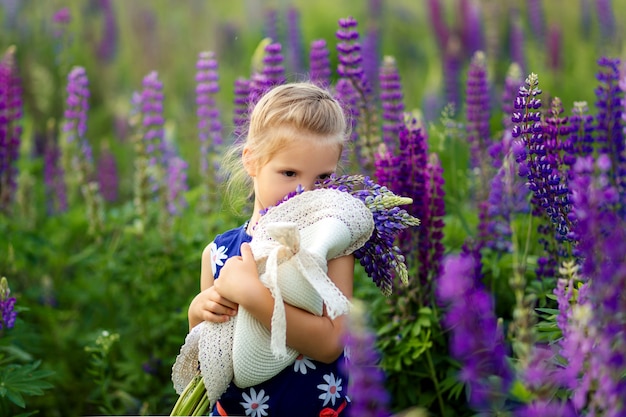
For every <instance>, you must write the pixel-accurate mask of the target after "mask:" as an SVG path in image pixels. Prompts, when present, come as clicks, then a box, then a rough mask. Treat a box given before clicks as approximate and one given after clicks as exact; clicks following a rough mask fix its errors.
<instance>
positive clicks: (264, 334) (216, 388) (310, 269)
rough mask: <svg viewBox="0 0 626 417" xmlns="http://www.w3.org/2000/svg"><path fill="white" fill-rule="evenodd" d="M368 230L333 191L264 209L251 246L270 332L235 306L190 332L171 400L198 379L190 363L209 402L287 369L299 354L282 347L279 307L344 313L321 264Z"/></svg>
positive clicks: (352, 205)
mask: <svg viewBox="0 0 626 417" xmlns="http://www.w3.org/2000/svg"><path fill="white" fill-rule="evenodd" d="M373 230H374V220H373V217H372V213H371V211H370V210H369V209H368V208H367V207H366V206H365V204H364V203H363V202H362V201H360V200H359V199H357V198H355V197H353V196H352V195H350V194H349V193H346V192H343V191H339V190H336V189H317V190H312V191H307V192H304V193H301V194H297V195H295V196H293V197H291V198H289V199H288V200H286V201H284V202H281V203H280V204H278V205H276V206H274V207H271V208H270V209H269V210H268V211H267V212H266V213H265V214H264V215H263V216H261V218H260V220H259V222H258V223H257V225H256V226H255V230H254V238H253V239H252V241H251V242H250V246H251V249H252V253H253V254H254V258H255V260H256V261H257V266H258V271H259V279H260V280H261V282H262V283H263V284H264V285H265V286H266V287H267V288H269V290H270V292H271V293H272V296H273V297H274V299H275V302H274V311H273V315H272V322H271V329H272V331H271V332H270V331H269V330H268V329H267V328H266V327H265V326H263V325H262V324H261V323H260V322H259V321H258V320H256V319H255V318H254V317H253V316H252V315H251V314H250V313H249V312H248V311H246V310H245V309H244V308H242V307H240V308H239V312H238V313H237V315H236V316H235V317H234V319H231V320H230V321H228V322H226V323H208V322H203V323H201V324H200V325H198V326H196V327H195V328H194V329H192V332H190V334H189V335H188V336H187V339H186V341H185V345H184V346H183V347H182V348H181V353H180V354H179V356H178V357H177V359H176V363H175V365H174V367H173V369H172V380H173V381H174V386H175V388H176V391H177V393H179V394H180V393H181V392H182V390H183V389H184V387H185V386H186V385H187V383H188V382H189V381H191V379H193V377H194V376H195V375H196V374H197V370H198V365H197V362H196V363H195V368H193V363H194V362H193V358H194V357H195V358H197V359H198V360H199V362H200V370H201V372H202V375H203V380H204V383H205V386H206V388H207V393H208V398H209V400H210V401H211V402H212V403H213V402H214V401H215V400H217V399H218V398H219V395H221V393H222V392H223V391H225V390H226V388H227V386H228V384H229V383H230V382H231V381H232V382H234V383H235V384H236V385H237V386H239V387H241V388H245V387H248V386H252V385H256V384H259V383H261V382H264V381H266V380H268V379H270V378H272V377H273V376H275V375H277V374H278V373H279V372H280V371H282V370H283V369H285V368H286V367H287V366H289V365H290V364H292V363H293V362H294V360H295V359H296V358H297V356H298V355H299V353H298V352H297V351H295V350H294V349H292V348H290V347H288V346H287V345H286V317H285V309H284V304H283V301H284V302H287V303H289V304H291V305H293V306H295V307H299V308H301V309H304V310H306V311H309V312H310V313H312V314H315V315H318V316H321V315H322V314H323V311H324V306H325V307H326V312H327V314H328V315H329V317H331V318H335V317H337V316H339V315H341V314H345V313H347V312H348V310H349V307H350V302H349V301H348V299H347V298H346V297H345V296H344V295H343V293H342V292H341V291H340V290H339V288H337V286H336V285H335V284H334V283H333V282H332V281H331V280H330V278H329V277H328V275H327V268H328V267H327V263H328V260H330V259H334V258H337V257H340V256H344V255H348V254H351V253H352V252H354V251H355V250H357V249H359V248H360V247H361V246H363V245H364V244H365V242H367V240H368V239H369V238H370V236H371V234H372V232H373ZM231 332H232V333H231ZM188 343H189V344H191V346H188V345H187V344H188ZM190 356H191V357H192V360H190V359H189V357H190ZM231 369H232V370H231ZM231 375H232V378H231ZM179 391H180V392H179Z"/></svg>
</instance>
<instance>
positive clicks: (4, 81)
mask: <svg viewBox="0 0 626 417" xmlns="http://www.w3.org/2000/svg"><path fill="white" fill-rule="evenodd" d="M21 118H22V86H21V80H20V77H19V75H18V73H17V66H16V62H15V47H10V48H9V49H8V50H7V52H6V53H5V55H4V57H3V58H2V60H1V61H0V211H8V210H9V206H10V204H11V202H12V201H13V200H14V194H15V190H16V186H17V182H16V180H17V173H18V171H17V160H18V157H19V148H20V140H21V136H22V126H21V125H20V119H21Z"/></svg>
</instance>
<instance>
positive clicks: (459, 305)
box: [437, 253, 513, 410]
mask: <svg viewBox="0 0 626 417" xmlns="http://www.w3.org/2000/svg"><path fill="white" fill-rule="evenodd" d="M475 271H476V265H475V260H474V258H473V256H472V255H471V254H469V253H464V254H461V255H456V256H450V257H448V258H446V259H445V261H444V264H443V271H442V274H441V276H440V278H439V280H438V282H437V298H438V300H439V302H441V303H443V304H444V305H446V306H447V311H446V313H445V316H444V319H443V323H444V325H445V327H446V328H447V329H450V341H449V346H450V354H451V355H452V357H453V358H455V359H456V360H458V361H460V363H461V366H462V369H461V372H460V374H459V379H460V380H461V381H462V382H464V383H465V384H466V386H467V387H468V394H469V402H470V405H471V406H472V407H473V408H474V409H476V410H485V409H488V407H489V405H490V404H491V403H492V401H493V400H494V399H495V398H498V397H502V396H504V395H505V394H506V393H507V392H508V389H509V387H510V385H511V381H512V376H513V374H512V370H511V369H510V367H509V365H508V363H507V359H506V355H507V348H506V345H505V343H504V336H503V333H502V328H501V327H500V326H499V325H498V320H497V318H496V316H495V314H494V302H493V300H492V298H491V295H490V294H489V292H488V291H486V290H485V289H484V288H482V286H481V285H480V283H478V282H477V281H476V280H475V279H474V275H475Z"/></svg>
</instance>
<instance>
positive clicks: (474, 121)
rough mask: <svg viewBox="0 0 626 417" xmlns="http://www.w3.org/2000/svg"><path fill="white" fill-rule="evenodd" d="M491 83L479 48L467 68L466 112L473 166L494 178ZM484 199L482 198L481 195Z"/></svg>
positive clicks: (485, 176) (487, 176)
mask: <svg viewBox="0 0 626 417" xmlns="http://www.w3.org/2000/svg"><path fill="white" fill-rule="evenodd" d="M489 100H490V94H489V83H488V81H487V63H486V59H485V54H484V53H483V52H481V51H478V52H476V53H475V54H474V56H473V57H472V60H471V62H470V65H469V69H468V71H467V85H466V90H465V103H466V104H465V112H466V119H467V131H468V136H467V140H468V142H469V147H470V154H471V166H472V167H473V168H479V169H480V172H481V179H483V180H484V179H485V178H489V177H491V175H490V172H488V168H489V165H488V164H487V161H488V160H489V159H488V151H489V147H490V146H491V131H490V127H489V119H490V117H491V106H490V102H489ZM479 200H483V198H479Z"/></svg>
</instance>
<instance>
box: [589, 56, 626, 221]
mask: <svg viewBox="0 0 626 417" xmlns="http://www.w3.org/2000/svg"><path fill="white" fill-rule="evenodd" d="M598 66H599V67H600V70H599V71H598V74H597V75H596V77H597V79H598V81H599V82H600V85H599V86H598V87H597V88H596V90H595V92H596V108H597V113H596V128H595V134H596V142H597V145H598V151H599V152H600V153H604V154H607V155H608V156H609V159H610V161H611V171H610V176H609V180H610V181H611V184H613V186H614V187H615V189H616V191H617V193H618V195H619V196H620V200H619V202H618V203H617V205H618V210H619V212H620V213H621V215H622V217H626V134H624V125H625V123H624V120H623V119H622V114H623V112H624V104H623V103H622V100H623V99H624V92H623V91H622V90H621V89H620V85H619V78H620V75H619V67H620V60H619V59H617V58H615V59H610V58H606V57H603V58H600V59H599V60H598Z"/></svg>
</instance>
